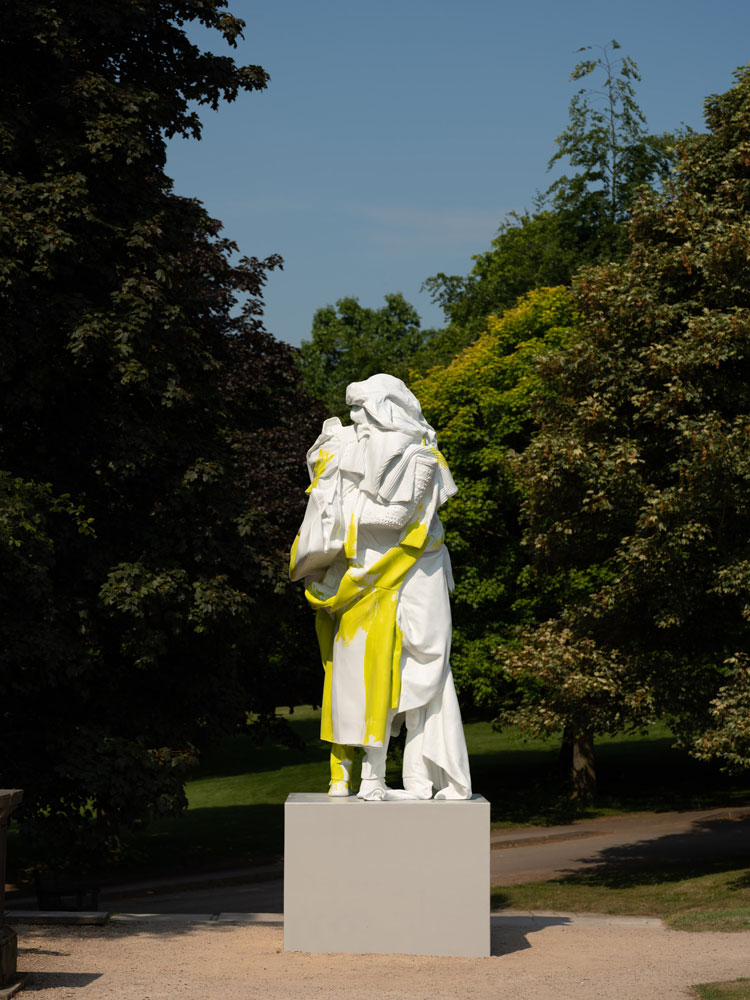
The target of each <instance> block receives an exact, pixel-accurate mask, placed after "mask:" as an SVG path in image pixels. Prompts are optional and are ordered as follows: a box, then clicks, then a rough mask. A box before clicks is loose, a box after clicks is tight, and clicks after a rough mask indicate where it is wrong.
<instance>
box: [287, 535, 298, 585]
mask: <svg viewBox="0 0 750 1000" xmlns="http://www.w3.org/2000/svg"><path fill="white" fill-rule="evenodd" d="M298 548H299V534H298V535H297V537H296V538H295V539H294V541H293V542H292V551H291V552H290V553H289V575H290V576H291V574H292V573H294V571H295V569H296V568H297V549H298Z"/></svg>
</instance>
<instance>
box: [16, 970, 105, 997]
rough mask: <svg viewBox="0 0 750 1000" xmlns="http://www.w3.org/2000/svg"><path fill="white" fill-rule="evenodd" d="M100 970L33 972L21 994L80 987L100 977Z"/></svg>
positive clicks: (88, 984)
mask: <svg viewBox="0 0 750 1000" xmlns="http://www.w3.org/2000/svg"><path fill="white" fill-rule="evenodd" d="M101 977H102V973H101V972H34V973H33V974H32V975H31V976H30V977H29V981H28V985H27V986H25V988H24V991H23V995H24V996H26V995H27V994H29V995H30V994H31V993H41V992H43V991H44V990H64V989H69V990H70V989H80V988H81V987H83V986H90V985H91V984H92V983H94V982H96V980H97V979H101Z"/></svg>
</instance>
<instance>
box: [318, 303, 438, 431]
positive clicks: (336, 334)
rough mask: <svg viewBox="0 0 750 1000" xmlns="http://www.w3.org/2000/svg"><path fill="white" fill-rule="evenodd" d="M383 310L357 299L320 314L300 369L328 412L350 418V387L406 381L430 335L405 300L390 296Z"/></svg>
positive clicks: (326, 307) (330, 307)
mask: <svg viewBox="0 0 750 1000" xmlns="http://www.w3.org/2000/svg"><path fill="white" fill-rule="evenodd" d="M385 303H386V304H385V305H384V306H382V307H381V308H380V309H369V308H367V307H366V306H361V305H360V304H359V302H358V300H357V299H355V298H345V299H339V301H338V302H337V303H336V306H335V307H334V306H325V307H324V308H323V309H318V310H317V311H316V313H315V316H314V318H313V324H312V334H311V339H310V340H303V341H302V346H301V350H300V358H299V362H300V368H301V371H302V377H303V380H304V384H305V387H306V388H307V390H308V391H309V392H310V393H311V394H312V395H313V396H315V397H317V398H318V399H321V400H323V401H324V402H325V404H326V406H327V407H328V409H329V411H330V412H331V413H333V414H335V415H336V416H339V417H342V418H345V417H346V416H347V415H348V413H349V408H348V407H347V405H346V387H347V385H348V384H349V383H350V382H361V381H362V380H363V379H366V378H369V377H370V375H375V374H376V373H377V372H388V373H389V374H391V375H395V376H396V377H398V378H407V377H408V369H409V363H410V361H411V360H412V358H413V355H414V354H415V352H416V351H418V350H419V348H420V347H421V346H422V344H423V343H424V340H425V336H426V334H425V333H423V332H422V331H421V330H420V321H419V314H418V313H417V311H416V309H415V308H414V306H411V305H409V303H408V302H407V301H406V299H404V297H403V295H401V294H400V293H399V294H395V295H386V296H385Z"/></svg>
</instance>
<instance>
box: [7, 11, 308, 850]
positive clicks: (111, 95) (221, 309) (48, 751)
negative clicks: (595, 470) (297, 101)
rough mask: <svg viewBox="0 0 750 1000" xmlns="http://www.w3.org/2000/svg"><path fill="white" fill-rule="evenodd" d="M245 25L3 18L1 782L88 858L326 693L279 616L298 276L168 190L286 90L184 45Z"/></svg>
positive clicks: (122, 15)
mask: <svg viewBox="0 0 750 1000" xmlns="http://www.w3.org/2000/svg"><path fill="white" fill-rule="evenodd" d="M224 8H225V4H224V2H223V0H200V2H199V0H186V2H180V3H177V2H172V0H138V2H132V0H112V2H109V3H106V4H100V3H96V2H94V0H54V2H53V0H50V2H49V3H39V2H31V0H13V2H11V3H8V4H6V5H5V8H4V12H3V14H4V20H3V35H2V38H1V39H0V469H2V470H4V471H3V473H2V476H1V477H0V490H1V492H0V563H1V567H0V569H1V572H2V585H1V590H0V783H2V784H5V785H6V786H11V787H12V786H20V787H23V788H24V790H25V800H24V810H23V814H22V818H23V819H24V820H25V822H27V823H29V822H31V821H33V820H37V821H40V822H41V821H43V823H44V825H46V827H47V828H48V829H50V830H52V832H53V834H54V835H55V836H58V835H60V836H63V837H64V838H65V841H66V843H68V844H69V843H70V841H71V839H75V837H76V836H78V834H79V833H80V836H81V837H82V838H83V839H85V840H86V844H87V848H86V849H87V851H88V852H89V853H90V850H91V846H92V828H95V829H96V830H98V831H99V833H100V834H101V837H100V842H104V841H107V842H109V843H110V844H111V843H112V842H113V839H114V838H115V837H116V834H117V830H118V829H119V828H120V827H121V826H122V824H123V823H132V822H139V821H142V820H144V819H145V818H147V817H148V816H149V815H151V814H153V813H154V812H160V811H161V812H164V811H170V810H174V809H177V808H179V807H180V806H181V805H182V804H183V803H184V796H183V793H182V786H183V782H184V778H185V774H186V770H185V768H186V766H187V764H188V763H189V762H190V761H191V760H192V759H193V758H194V757H195V752H196V748H199V747H200V746H201V745H203V744H204V743H206V742H207V741H208V740H211V739H215V738H217V737H218V736H220V735H221V734H222V733H224V732H226V731H227V730H228V729H229V728H231V727H232V726H233V725H235V724H236V723H237V721H238V720H242V719H243V718H244V714H245V712H246V711H249V712H253V713H256V714H258V715H260V716H261V717H269V716H270V713H271V712H272V710H273V707H274V706H275V705H276V704H280V703H284V702H285V701H290V700H292V699H293V698H295V697H297V696H301V697H302V698H306V697H307V698H309V697H310V695H311V691H312V690H313V689H312V688H310V689H307V690H306V689H305V684H306V683H307V681H306V678H307V676H308V675H307V674H306V673H305V669H306V666H305V662H304V660H299V659H298V658H297V657H294V658H290V657H288V656H287V655H286V653H285V646H284V636H283V633H282V632H281V630H280V629H279V628H277V627H275V626H274V625H273V622H274V620H275V618H276V615H277V614H278V616H279V618H281V619H283V620H284V621H285V622H288V623H289V624H287V625H285V627H286V628H287V629H293V628H294V625H293V621H294V614H296V611H294V612H290V614H289V615H287V612H286V610H283V612H282V611H280V610H279V609H280V608H284V609H286V608H287V607H289V608H293V609H296V608H298V604H297V603H294V602H295V600H296V598H294V597H290V596H289V595H288V592H287V591H286V589H285V584H284V563H283V557H282V556H281V553H280V550H281V549H283V548H286V546H287V545H288V539H289V538H291V537H292V536H293V533H294V529H295V527H296V522H297V520H298V518H299V516H301V511H300V510H299V506H298V504H299V500H298V498H299V497H300V496H302V493H301V487H303V486H304V483H301V482H299V477H300V476H301V475H302V474H303V462H302V458H303V456H304V450H305V447H306V445H307V443H308V442H309V439H310V437H311V435H314V432H315V431H314V426H315V424H316V423H317V419H318V416H317V414H313V413H312V407H311V403H310V401H309V399H308V397H307V396H305V394H304V393H303V392H302V391H301V389H300V387H299V384H298V382H299V380H298V376H297V373H296V366H295V363H294V352H293V351H292V349H291V348H287V347H286V346H284V345H281V344H279V343H278V342H277V341H275V340H274V339H273V338H272V337H271V336H270V335H269V334H267V333H266V332H265V331H264V329H263V327H262V324H261V318H260V312H261V292H262V286H263V283H264V280H265V276H266V274H267V272H268V270H269V269H270V268H273V267H276V266H278V265H279V264H280V258H278V257H272V258H269V259H268V260H265V261H259V260H256V259H247V258H245V259H242V260H240V261H239V262H238V263H232V262H231V259H232V256H233V254H234V251H235V250H236V247H235V246H234V245H233V244H232V243H231V242H229V241H227V240H226V239H223V238H222V237H221V236H220V226H219V224H218V223H216V222H214V221H213V220H211V219H210V218H209V216H208V215H207V214H206V212H205V210H204V209H203V207H202V206H201V205H200V204H199V203H198V202H196V201H192V200H188V199H185V198H179V197H176V196H175V195H174V194H173V193H172V190H171V187H172V185H171V181H170V180H169V178H168V177H167V176H166V174H165V172H164V167H165V162H166V139H167V138H169V137H171V136H174V135H183V136H193V137H195V138H198V137H199V136H200V120H199V117H198V115H197V113H196V111H195V110H194V107H195V105H196V104H199V105H200V104H203V105H208V106H209V107H213V108H216V107H217V106H218V104H219V102H220V101H221V100H232V99H234V98H235V97H236V96H237V95H238V94H239V93H240V92H241V91H252V90H258V89H261V88H263V87H265V85H266V82H267V76H266V74H265V72H264V71H263V70H262V69H261V68H260V67H257V66H244V67H242V66H238V65H236V64H235V62H234V61H233V59H232V58H231V57H229V56H219V55H214V54H211V53H208V52H202V51H201V50H200V49H199V48H198V47H197V46H196V45H194V44H193V43H192V42H190V41H189V39H188V37H187V36H186V34H185V30H184V25H185V24H186V23H189V22H197V23H200V24H202V25H203V26H205V27H207V28H213V29H215V30H217V31H218V32H219V34H220V35H221V36H222V37H223V39H224V40H225V41H226V42H228V43H229V44H230V45H235V43H236V39H237V38H238V36H239V35H240V33H241V29H242V27H243V23H242V22H241V21H239V20H238V19H236V18H233V17H232V16H230V15H229V14H228V13H226V11H225V9H224ZM238 303H240V304H242V307H241V308H240V309H239V310H238V309H237V308H236V306H237V305H238ZM295 504H296V505H297V506H296V507H295ZM289 602H292V603H291V604H290V603H289ZM312 676H315V675H314V674H313V675H312ZM292 689H293V691H292ZM315 689H317V684H316V685H315Z"/></svg>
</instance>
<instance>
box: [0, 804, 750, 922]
mask: <svg viewBox="0 0 750 1000" xmlns="http://www.w3.org/2000/svg"><path fill="white" fill-rule="evenodd" d="M490 839H491V854H490V859H491V861H490V867H491V881H492V885H517V884H519V883H521V882H542V881H549V880H553V879H558V878H562V877H564V876H565V875H567V874H570V873H572V872H575V871H586V870H588V871H596V870H602V869H604V868H608V869H612V868H636V867H638V868H644V867H648V866H650V865H663V864H665V863H667V864H669V863H679V862H684V861H686V860H688V861H689V860H700V859H708V858H711V859H713V860H727V861H738V862H744V863H745V864H747V865H750V807H745V808H731V809H710V810H702V811H696V812H663V813H633V814H630V815H627V816H616V817H604V818H601V819H595V820H578V821H576V822H575V823H572V824H569V825H567V826H559V827H523V828H519V829H515V830H495V831H493V832H492V834H491V838H490ZM282 879H283V864H282V863H281V862H279V863H278V864H275V865H266V866H263V867H259V868H250V869H234V870H231V871H224V872H215V873H211V874H208V875H202V876H196V877H195V878H191V879H190V880H185V879H183V880H182V881H179V880H174V879H154V880H151V881H147V882H138V883H130V884H128V885H121V886H112V887H108V888H107V889H105V890H104V891H102V893H101V896H100V906H101V908H102V909H108V910H112V911H119V912H125V913H196V914H197V913H207V914H215V913H281V912H282V911H283V881H282ZM33 905H35V903H34V902H33V901H30V900H29V899H28V898H27V899H11V900H9V901H8V909H9V910H12V909H14V908H15V909H28V908H30V907H31V906H33Z"/></svg>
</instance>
